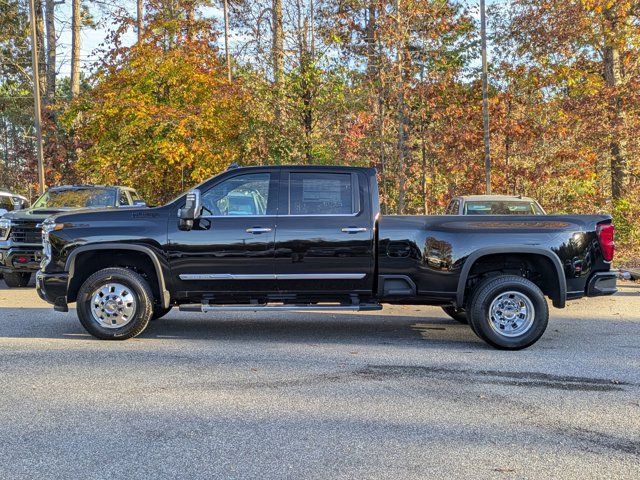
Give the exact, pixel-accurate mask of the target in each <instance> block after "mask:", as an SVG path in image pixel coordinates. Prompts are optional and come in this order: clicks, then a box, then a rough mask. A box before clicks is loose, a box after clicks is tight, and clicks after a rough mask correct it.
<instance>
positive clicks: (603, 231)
mask: <svg viewBox="0 0 640 480" xmlns="http://www.w3.org/2000/svg"><path fill="white" fill-rule="evenodd" d="M596 232H597V233H598V242H599V243H600V249H601V250H602V256H603V258H604V260H605V261H606V262H610V261H612V260H613V254H614V253H615V251H616V244H615V242H614V241H613V236H614V232H615V228H614V226H613V225H612V224H611V223H601V224H599V225H598V227H597V229H596Z"/></svg>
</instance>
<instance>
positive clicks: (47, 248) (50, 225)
mask: <svg viewBox="0 0 640 480" xmlns="http://www.w3.org/2000/svg"><path fill="white" fill-rule="evenodd" d="M40 226H41V227H42V253H43V254H44V255H43V257H42V262H41V263H40V268H44V267H46V266H47V264H48V263H49V262H50V261H51V243H50V242H49V234H50V233H51V232H54V231H56V230H61V229H62V228H63V227H64V225H63V224H62V223H56V222H55V221H54V220H53V219H52V218H47V219H46V220H45V221H44V222H42V223H41V224H40Z"/></svg>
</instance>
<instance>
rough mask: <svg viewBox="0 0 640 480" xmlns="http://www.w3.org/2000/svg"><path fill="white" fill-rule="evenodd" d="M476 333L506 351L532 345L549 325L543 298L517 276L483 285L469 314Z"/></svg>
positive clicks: (487, 280) (483, 283)
mask: <svg viewBox="0 0 640 480" xmlns="http://www.w3.org/2000/svg"><path fill="white" fill-rule="evenodd" d="M467 315H468V317H469V322H470V323H471V326H472V327H473V330H474V332H476V334H477V335H478V336H479V337H480V338H481V339H482V340H484V341H485V342H487V343H488V344H490V345H492V346H494V347H496V348H500V349H504V350H520V349H522V348H527V347H529V346H530V345H533V344H534V343H535V342H537V341H538V339H539V338H540V337H541V336H542V334H543V333H544V331H545V330H546V328H547V323H548V322H549V307H548V305H547V301H546V300H545V298H544V294H543V293H542V291H541V290H540V288H538V286H537V285H536V284H535V283H533V282H532V281H530V280H527V279H526V278H523V277H518V276H516V275H500V276H497V277H491V278H488V279H486V280H485V281H484V282H482V283H480V285H478V287H477V288H476V290H475V292H474V293H473V295H472V297H471V302H469V308H468V310H467Z"/></svg>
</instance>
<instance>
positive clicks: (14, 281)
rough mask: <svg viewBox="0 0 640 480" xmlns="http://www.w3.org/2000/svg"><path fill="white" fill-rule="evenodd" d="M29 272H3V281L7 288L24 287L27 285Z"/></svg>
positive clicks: (29, 278) (29, 277) (29, 276)
mask: <svg viewBox="0 0 640 480" xmlns="http://www.w3.org/2000/svg"><path fill="white" fill-rule="evenodd" d="M29 280H31V274H30V273H29V272H10V273H5V274H4V283H6V284H7V287H9V288H24V287H26V286H27V285H29Z"/></svg>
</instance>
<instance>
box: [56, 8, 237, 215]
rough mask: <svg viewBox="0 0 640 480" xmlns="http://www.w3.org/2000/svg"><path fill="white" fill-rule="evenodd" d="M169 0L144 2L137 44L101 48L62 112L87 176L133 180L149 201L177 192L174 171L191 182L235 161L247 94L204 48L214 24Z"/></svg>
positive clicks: (113, 180)
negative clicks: (89, 84)
mask: <svg viewBox="0 0 640 480" xmlns="http://www.w3.org/2000/svg"><path fill="white" fill-rule="evenodd" d="M175 3H176V5H174V6H175V7H176V8H165V7H166V5H164V4H163V3H162V2H159V1H149V3H148V6H147V23H146V34H145V36H144V37H143V38H142V40H141V42H138V43H136V44H135V45H133V46H132V47H130V48H121V47H115V48H114V49H113V50H111V51H110V52H109V53H108V55H107V57H106V58H105V66H104V68H103V69H102V70H100V72H99V73H98V74H97V75H96V77H95V78H94V82H95V84H96V86H95V87H94V88H93V89H92V90H91V91H90V92H88V93H87V94H86V95H84V96H81V97H79V98H78V100H77V101H76V102H75V103H74V105H73V106H72V108H71V109H70V110H69V111H68V112H67V115H66V119H65V120H66V122H67V125H68V126H69V128H70V129H72V130H73V131H74V133H75V134H76V136H77V138H78V141H79V142H80V144H81V145H83V151H82V154H81V156H80V159H79V165H78V166H79V168H80V170H81V171H82V172H84V174H85V175H86V177H87V179H88V180H90V181H96V182H100V183H124V184H125V185H132V186H135V187H136V188H138V189H139V190H140V191H141V193H143V195H144V196H145V197H146V198H148V199H149V200H150V201H152V202H154V203H155V202H161V201H166V200H168V199H169V198H171V197H172V196H174V195H175V194H177V193H178V192H179V191H181V190H182V189H183V188H184V187H185V185H183V183H182V181H181V179H182V178H183V175H184V177H185V178H186V182H187V183H188V184H193V183H197V182H199V181H202V180H204V179H205V178H207V177H209V176H211V175H213V174H215V173H218V172H219V171H221V170H223V169H225V168H226V167H227V166H228V164H229V163H231V162H232V161H234V160H237V159H238V158H239V156H240V153H241V138H242V134H243V132H244V130H245V129H246V128H247V127H246V123H245V122H244V119H245V118H246V112H245V110H244V108H245V107H246V105H247V99H246V98H245V96H244V92H243V90H242V89H241V88H240V86H239V85H232V84H230V83H229V82H228V80H227V76H226V71H225V68H224V65H223V64H222V63H221V62H220V59H219V57H218V56H217V54H216V52H215V51H214V50H212V49H211V46H210V45H211V43H212V42H213V41H215V32H214V31H212V30H211V27H210V25H208V24H206V23H203V22H202V21H201V20H200V19H198V18H196V17H195V16H191V15H189V12H188V8H190V5H191V7H193V5H192V2H186V1H185V2H182V1H176V2H175ZM185 79H189V81H188V82H185V81H184V80H185Z"/></svg>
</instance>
